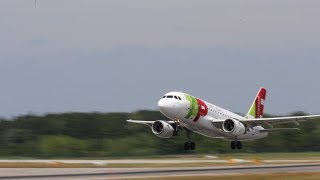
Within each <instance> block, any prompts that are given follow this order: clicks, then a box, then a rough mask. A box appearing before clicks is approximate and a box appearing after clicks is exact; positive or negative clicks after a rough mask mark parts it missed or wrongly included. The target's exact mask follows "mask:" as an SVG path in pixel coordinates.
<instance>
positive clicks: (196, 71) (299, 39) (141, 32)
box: [0, 0, 320, 117]
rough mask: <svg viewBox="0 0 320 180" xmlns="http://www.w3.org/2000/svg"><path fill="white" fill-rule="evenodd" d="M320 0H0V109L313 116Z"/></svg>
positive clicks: (319, 109) (319, 63)
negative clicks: (214, 110) (196, 109)
mask: <svg viewBox="0 0 320 180" xmlns="http://www.w3.org/2000/svg"><path fill="white" fill-rule="evenodd" d="M319 9H320V1H318V0H314V1H312V0H308V1H302V0H300V1H295V0H281V1H279V0H269V1H254V0H252V1H243V0H241V1H240V0H239V1H233V0H229V1H228V0H221V1H213V0H200V1H199V0H194V1H187V0H179V1H178V0H159V1H150V0H134V1H132V0H127V1H125V0H113V1H111V0H110V1H109V0H54V1H53V0H51V1H49V0H38V3H37V4H36V5H35V4H34V1H33V0H24V1H21V0H20V1H19V0H1V1H0V116H3V117H12V116H17V115H21V114H27V113H36V114H44V113H51V112H69V111H77V112H78V111H80V112H91V111H101V112H114V111H116V112H132V111H136V110H139V109H157V101H158V99H159V98H160V97H162V95H163V94H164V93H166V92H168V91H172V90H177V91H180V90H181V91H184V92H187V93H190V94H192V95H194V96H197V97H200V98H202V99H204V100H206V101H209V102H212V103H214V104H217V105H220V106H222V107H224V108H227V109H230V110H233V111H235V112H240V113H243V114H245V113H246V111H247V110H248V108H249V105H250V104H251V102H252V100H253V98H254V96H255V94H256V92H257V91H258V89H259V88H260V87H261V86H264V87H265V88H266V89H267V90H268V95H267V101H266V109H265V110H266V112H267V113H272V114H281V115H284V114H287V113H290V112H292V111H297V110H302V111H306V112H308V113H320V105H319V101H320V95H319V92H320V82H319V78H320V73H319V72H320V71H319V68H320V21H319V17H320V11H319Z"/></svg>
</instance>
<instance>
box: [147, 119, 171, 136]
mask: <svg viewBox="0 0 320 180" xmlns="http://www.w3.org/2000/svg"><path fill="white" fill-rule="evenodd" d="M151 129H152V132H153V134H155V135H156V136H158V137H160V138H171V137H172V136H173V132H174V128H173V127H172V126H171V125H170V124H169V123H167V122H165V121H161V120H158V121H155V122H154V123H153V124H152V128H151Z"/></svg>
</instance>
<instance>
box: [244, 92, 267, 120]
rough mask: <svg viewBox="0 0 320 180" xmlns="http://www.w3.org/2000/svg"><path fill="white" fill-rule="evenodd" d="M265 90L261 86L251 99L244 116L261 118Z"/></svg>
mask: <svg viewBox="0 0 320 180" xmlns="http://www.w3.org/2000/svg"><path fill="white" fill-rule="evenodd" d="M266 94H267V90H266V89H264V88H261V89H260V90H259V92H258V94H257V97H256V98H255V100H254V101H253V103H252V105H251V107H250V109H249V112H248V114H247V115H246V118H262V115H263V110H264V101H265V100H266Z"/></svg>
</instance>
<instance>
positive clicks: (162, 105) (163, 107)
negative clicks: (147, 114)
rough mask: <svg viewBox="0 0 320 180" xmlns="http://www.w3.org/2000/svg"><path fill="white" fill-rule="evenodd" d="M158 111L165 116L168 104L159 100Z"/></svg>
mask: <svg viewBox="0 0 320 180" xmlns="http://www.w3.org/2000/svg"><path fill="white" fill-rule="evenodd" d="M158 107H159V110H160V111H161V112H162V113H164V114H165V112H167V111H169V110H170V103H169V102H168V101H167V100H166V99H160V100H159V102H158Z"/></svg>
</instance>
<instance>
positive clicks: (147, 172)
mask: <svg viewBox="0 0 320 180" xmlns="http://www.w3.org/2000/svg"><path fill="white" fill-rule="evenodd" d="M315 167H317V168H315ZM297 168H299V169H298V170H303V168H311V169H307V170H309V171H310V170H314V171H315V170H316V171H319V169H320V164H284V165H257V166H231V167H230V166H221V167H204V168H142V169H141V168H132V169H130V168H127V169H125V170H123V171H117V172H96V173H86V172H83V173H81V168H78V169H79V170H78V171H79V173H65V174H38V175H32V174H30V175H7V176H0V179H35V178H62V177H65V178H68V177H69V178H70V177H96V176H106V177H105V178H111V177H112V178H114V177H118V178H120V177H121V176H123V178H128V177H127V176H129V175H131V176H132V175H133V176H139V175H140V176H142V175H143V176H144V177H149V176H153V175H158V174H159V175H161V176H162V175H170V173H174V175H175V176H177V175H179V174H178V173H183V174H186V173H194V174H197V173H201V172H203V173H204V174H208V173H209V171H210V172H211V173H210V174H211V175H212V174H219V171H220V174H221V173H224V172H223V171H231V172H230V173H234V172H235V171H240V172H241V171H244V170H251V171H253V170H260V169H263V170H264V171H263V172H266V170H269V172H270V171H271V170H273V171H271V172H279V170H281V169H283V170H286V171H285V172H287V171H289V170H290V169H292V170H295V171H296V169H297ZM17 169H18V168H17ZM40 169H41V168H40ZM92 169H94V168H92ZM112 169H113V170H115V169H116V168H112ZM57 170H59V169H57ZM87 170H90V168H87ZM105 170H108V169H107V168H106V169H105ZM221 171H222V172H221ZM302 172H303V171H302ZM228 173H229V172H228ZM252 173H253V174H254V172H252Z"/></svg>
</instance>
